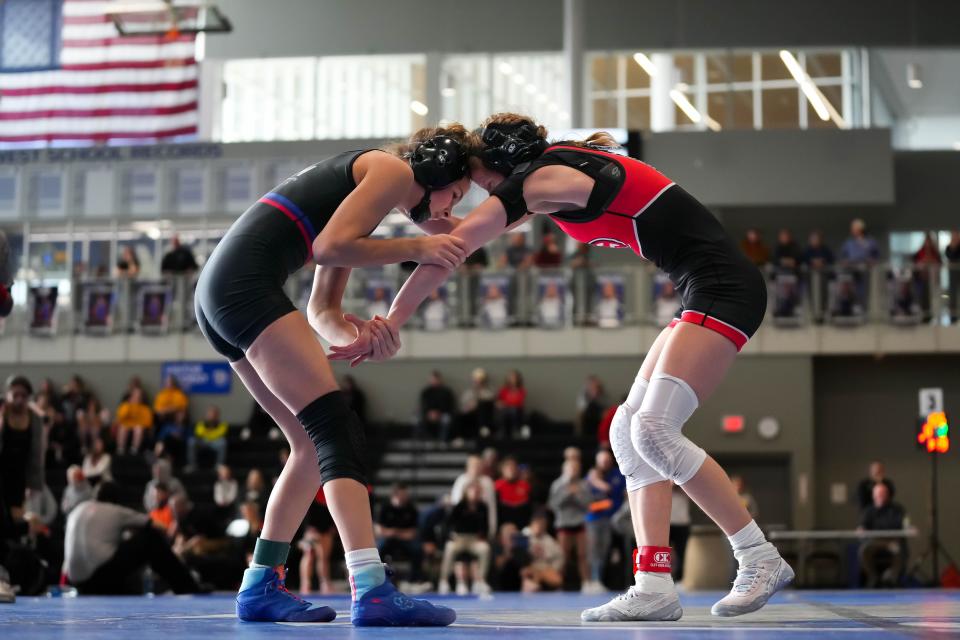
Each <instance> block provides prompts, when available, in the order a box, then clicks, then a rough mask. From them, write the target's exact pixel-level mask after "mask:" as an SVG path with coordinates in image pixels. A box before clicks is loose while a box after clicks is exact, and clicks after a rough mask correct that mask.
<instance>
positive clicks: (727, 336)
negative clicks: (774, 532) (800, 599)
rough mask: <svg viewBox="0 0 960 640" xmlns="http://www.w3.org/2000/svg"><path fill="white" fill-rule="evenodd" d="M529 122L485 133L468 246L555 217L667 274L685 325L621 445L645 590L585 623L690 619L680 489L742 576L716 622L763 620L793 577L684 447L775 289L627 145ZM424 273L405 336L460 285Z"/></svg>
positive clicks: (666, 349) (627, 416) (395, 320)
mask: <svg viewBox="0 0 960 640" xmlns="http://www.w3.org/2000/svg"><path fill="white" fill-rule="evenodd" d="M546 135H547V132H546V130H545V129H544V128H543V127H538V126H537V125H535V124H534V122H533V121H532V120H531V119H529V118H526V117H524V116H519V115H516V114H498V115H495V116H493V117H491V118H489V119H488V120H487V122H486V123H484V128H483V131H482V147H483V148H482V150H481V153H480V156H479V157H477V158H474V159H472V160H471V178H472V179H473V181H474V182H476V183H477V184H478V185H479V186H481V187H483V188H484V189H486V190H487V191H489V192H490V194H491V196H492V197H490V198H488V199H487V200H486V201H484V202H483V203H481V204H480V205H479V206H478V207H477V208H476V209H475V210H474V211H473V212H471V213H470V214H469V215H468V216H467V218H466V219H465V220H464V222H463V224H461V225H460V226H459V227H458V228H457V229H456V230H455V231H454V235H456V236H458V237H461V238H463V239H464V240H466V242H467V250H468V251H474V250H475V249H476V248H477V247H479V246H482V245H483V244H485V243H487V242H489V241H490V240H492V239H493V238H495V237H497V236H499V235H501V234H503V233H504V232H505V231H506V230H508V229H510V228H512V227H513V226H516V225H519V224H522V223H523V222H524V221H525V220H527V219H528V218H530V217H532V216H534V215H538V214H539V215H548V216H550V217H551V218H552V219H553V221H554V222H555V223H556V224H557V225H558V226H560V227H561V228H562V229H563V230H564V231H566V232H567V234H568V235H570V236H572V237H574V238H576V239H578V240H580V241H581V242H589V243H590V244H593V245H596V246H602V247H614V248H628V247H629V248H632V249H633V250H634V252H635V253H637V254H638V255H640V256H642V257H645V258H647V259H649V260H651V261H653V262H654V263H655V264H656V265H657V266H658V267H659V268H660V269H662V270H663V271H665V272H666V273H667V275H668V276H669V277H670V278H671V280H672V281H673V282H674V285H675V286H676V289H677V291H678V292H679V293H680V297H681V299H682V301H683V311H682V313H681V314H679V316H678V318H677V320H676V321H674V323H672V324H671V326H670V327H668V328H666V329H664V330H663V331H662V332H661V334H660V335H659V336H658V337H657V339H656V341H655V342H654V343H653V345H652V346H651V348H650V350H649V352H648V353H647V356H646V358H645V359H644V361H643V365H642V366H641V368H640V372H639V374H638V375H637V378H636V381H635V382H634V385H633V387H632V388H631V390H630V393H629V396H628V398H627V400H626V402H625V403H624V404H623V405H621V406H620V407H619V408H618V410H617V412H616V416H615V418H614V421H613V424H612V425H611V428H610V442H611V447H612V448H613V451H614V454H615V456H616V458H617V461H618V463H619V465H620V468H621V471H622V472H623V474H624V475H625V476H626V477H627V489H628V492H629V498H630V506H631V513H632V517H633V523H634V532H635V534H636V538H637V545H638V550H637V551H636V552H635V554H634V573H635V576H636V585H635V586H633V587H631V588H630V590H629V591H628V592H627V593H626V594H623V595H621V596H618V597H616V598H614V599H613V600H612V601H611V602H609V603H607V604H605V605H603V606H601V607H597V608H594V609H589V610H587V611H584V612H583V616H582V617H583V619H584V620H585V621H617V620H676V619H678V618H679V617H680V616H681V615H682V609H681V607H680V601H679V599H678V598H677V594H676V590H675V588H674V585H673V581H672V579H671V578H670V547H669V540H668V536H669V527H670V502H671V498H670V494H671V488H670V481H673V482H674V483H676V484H677V485H680V486H682V488H683V489H684V490H685V491H686V492H687V494H688V495H690V497H691V498H693V500H694V501H695V502H696V503H697V504H698V505H699V506H700V507H701V508H702V509H703V511H704V512H705V513H706V514H707V515H709V516H710V517H711V518H712V519H713V520H714V521H715V522H716V523H717V524H718V525H719V526H720V528H721V529H723V531H724V532H725V533H726V534H727V535H728V536H729V539H730V542H731V544H732V546H733V549H734V554H735V556H736V557H737V559H738V560H739V562H740V570H739V572H738V575H737V580H736V582H735V584H734V587H733V590H732V591H731V592H730V594H728V595H727V596H726V597H725V598H723V599H722V600H721V601H720V602H718V603H717V604H716V605H714V607H713V613H714V614H715V615H722V616H731V615H740V614H742V613H748V612H750V611H755V610H756V609H759V608H760V607H762V606H763V605H764V604H765V603H766V601H767V600H768V599H769V598H770V596H772V595H773V593H775V592H776V591H777V590H779V589H781V588H782V587H784V586H785V585H786V584H788V583H789V582H790V581H791V580H792V578H793V571H792V570H791V569H790V567H789V566H788V565H787V564H786V563H785V562H783V560H782V559H781V558H780V555H779V553H778V552H777V550H776V549H775V548H774V547H773V545H771V544H770V543H769V542H767V541H766V539H765V538H764V536H763V533H762V532H761V531H760V529H759V528H758V527H757V525H756V523H755V522H754V521H753V520H752V519H751V517H750V515H749V513H747V510H746V509H745V508H744V506H743V504H742V503H741V501H740V499H739V498H738V497H737V494H736V492H735V491H734V490H733V488H732V485H731V483H730V480H729V479H728V478H727V475H726V473H724V471H723V470H722V469H721V468H720V466H719V465H718V464H717V463H716V462H715V461H714V460H713V459H712V458H711V457H710V456H708V455H707V454H706V453H705V452H704V451H703V449H701V448H699V447H697V446H696V445H694V444H693V443H692V442H690V440H688V439H687V438H686V437H685V436H683V434H682V433H681V428H682V426H683V424H684V423H685V422H686V421H687V420H688V419H689V418H690V416H691V415H692V414H693V412H694V410H695V409H696V408H697V407H698V405H699V403H700V402H702V401H703V400H704V399H705V398H706V397H707V396H709V395H710V394H711V393H712V392H713V391H714V390H715V389H716V387H717V386H718V385H719V384H720V382H721V381H722V380H723V378H724V376H725V375H726V372H727V370H728V369H729V367H730V365H731V364H732V363H733V361H734V358H735V357H736V354H737V352H738V351H739V349H740V348H741V347H742V346H743V345H744V344H745V343H746V341H747V340H748V339H749V338H750V336H752V335H753V333H754V332H755V331H756V329H757V328H758V327H759V325H760V322H761V320H762V319H763V315H764V312H765V309H766V288H765V284H764V281H763V278H762V276H761V274H760V273H759V271H757V269H756V268H755V267H753V266H752V265H751V264H750V263H749V262H748V261H747V260H746V259H745V258H744V257H743V256H742V255H741V254H740V252H739V251H738V249H737V248H736V246H735V245H734V243H733V241H732V240H731V239H730V237H729V236H728V235H727V234H726V232H725V231H724V229H723V227H722V226H721V225H720V223H719V222H718V221H717V220H716V218H715V217H714V216H713V215H712V214H711V213H710V212H709V211H708V210H707V209H706V208H705V207H704V206H703V205H701V204H700V203H699V202H697V201H696V200H695V199H694V198H693V197H691V196H690V195H689V194H688V193H686V192H685V191H684V190H683V189H681V188H680V187H679V186H677V185H676V184H674V183H673V182H672V181H671V180H670V179H669V178H666V177H665V176H664V175H663V174H661V173H659V172H658V171H656V169H654V168H653V167H651V166H649V165H646V164H644V163H642V162H640V161H638V160H634V159H632V158H628V157H625V156H621V155H616V154H613V153H610V151H609V147H614V146H616V143H615V142H613V140H612V139H611V138H610V137H609V136H608V135H606V134H595V135H594V136H591V138H590V139H588V141H587V144H584V143H557V144H555V145H550V144H548V143H547V141H546ZM449 273H450V271H449V269H447V268H445V267H438V266H432V265H431V266H427V265H425V266H421V267H419V268H418V269H417V270H416V271H415V272H414V273H413V274H412V275H411V276H410V279H409V280H408V281H407V282H406V284H405V285H404V286H403V288H402V289H401V290H400V293H399V294H398V296H397V298H396V300H395V301H394V304H393V307H392V309H391V310H390V313H389V314H388V324H390V325H391V326H392V327H393V328H394V329H395V330H397V329H398V328H399V327H400V325H401V324H402V323H403V322H404V321H406V319H407V318H408V317H409V316H410V315H411V314H412V313H413V311H414V310H415V309H416V307H417V306H418V305H419V304H420V302H421V301H422V300H423V299H424V298H425V297H426V296H427V295H428V293H429V292H430V291H432V290H433V289H435V288H436V287H437V286H438V285H439V284H440V283H441V282H442V281H443V280H444V278H446V277H447V276H448V275H449ZM368 342H369V340H367V339H366V337H362V338H361V339H358V340H357V341H356V343H355V344H354V345H352V346H350V347H345V348H336V349H334V350H333V351H334V355H333V356H332V357H333V358H343V359H350V360H352V361H353V362H354V363H359V362H360V361H362V359H363V358H364V354H365V353H372V352H371V351H370V349H369V347H368V346H367V343H368Z"/></svg>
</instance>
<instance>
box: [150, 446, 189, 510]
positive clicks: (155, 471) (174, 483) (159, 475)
mask: <svg viewBox="0 0 960 640" xmlns="http://www.w3.org/2000/svg"><path fill="white" fill-rule="evenodd" d="M150 471H151V474H152V475H151V478H150V481H149V482H147V486H146V487H145V488H144V490H143V509H144V511H146V512H147V513H149V512H151V511H153V510H154V509H155V508H156V506H157V502H156V496H155V495H154V490H153V488H154V487H156V486H157V485H161V484H162V485H164V486H166V487H167V491H168V492H169V493H170V495H171V496H180V495H182V496H185V495H187V490H186V489H185V488H184V487H183V483H182V482H180V480H178V479H177V478H175V477H174V476H173V471H172V469H171V467H170V461H169V460H166V459H160V460H157V461H156V462H154V463H153V467H152V468H151V470H150Z"/></svg>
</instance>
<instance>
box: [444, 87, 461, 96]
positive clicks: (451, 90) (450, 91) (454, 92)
mask: <svg viewBox="0 0 960 640" xmlns="http://www.w3.org/2000/svg"><path fill="white" fill-rule="evenodd" d="M440 95H442V96H443V97H444V98H452V97H453V96H455V95H457V90H456V89H454V88H453V87H444V88H443V89H440Z"/></svg>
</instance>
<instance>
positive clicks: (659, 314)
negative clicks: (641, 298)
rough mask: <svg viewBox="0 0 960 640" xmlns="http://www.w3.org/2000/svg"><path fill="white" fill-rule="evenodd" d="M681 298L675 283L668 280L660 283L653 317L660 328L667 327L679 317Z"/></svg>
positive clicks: (654, 303)
mask: <svg viewBox="0 0 960 640" xmlns="http://www.w3.org/2000/svg"><path fill="white" fill-rule="evenodd" d="M680 304H681V303H680V296H678V295H677V289H676V287H674V286H673V282H671V281H670V280H668V279H667V278H663V279H662V280H661V281H660V290H659V291H658V292H657V298H656V300H654V302H653V317H654V320H655V322H656V323H657V326H658V327H665V326H667V325H668V324H670V323H671V322H673V319H674V318H676V317H677V311H678V310H679V309H680Z"/></svg>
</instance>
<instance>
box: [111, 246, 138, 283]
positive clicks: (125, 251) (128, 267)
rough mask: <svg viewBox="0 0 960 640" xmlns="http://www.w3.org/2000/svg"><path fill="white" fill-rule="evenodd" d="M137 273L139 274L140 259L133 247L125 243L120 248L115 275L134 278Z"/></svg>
mask: <svg viewBox="0 0 960 640" xmlns="http://www.w3.org/2000/svg"><path fill="white" fill-rule="evenodd" d="M138 275H140V260H139V259H138V258H137V253H136V252H135V251H134V250H133V247H131V246H130V245H126V246H124V247H123V248H122V249H121V250H120V258H119V259H118V260H117V277H118V278H136V277H137V276H138Z"/></svg>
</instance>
